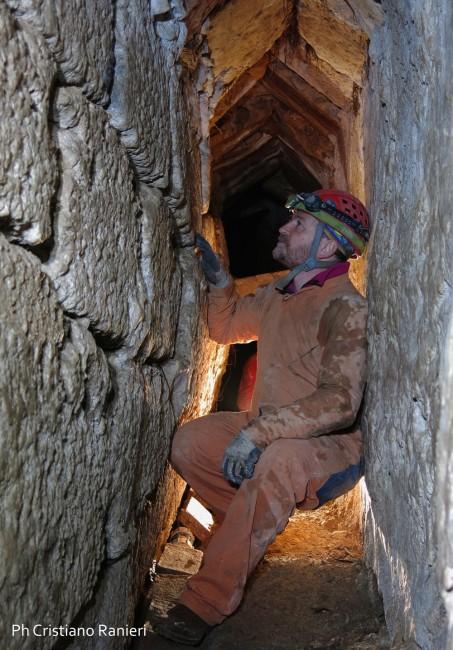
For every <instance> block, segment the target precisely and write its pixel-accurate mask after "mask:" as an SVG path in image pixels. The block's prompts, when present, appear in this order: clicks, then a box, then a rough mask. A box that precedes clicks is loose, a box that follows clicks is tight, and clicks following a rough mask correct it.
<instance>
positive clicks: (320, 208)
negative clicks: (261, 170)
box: [286, 189, 370, 257]
mask: <svg viewBox="0 0 453 650" xmlns="http://www.w3.org/2000/svg"><path fill="white" fill-rule="evenodd" d="M286 207H287V208H289V209H290V210H305V211H306V212H309V213H310V214H311V215H312V216H313V217H315V219H317V220H318V221H321V222H322V223H323V224H324V230H325V232H326V233H327V234H328V235H329V236H330V237H332V238H333V239H335V240H336V242H337V243H338V245H339V247H340V248H341V250H343V252H344V253H345V255H346V256H347V257H359V256H360V255H362V253H363V252H364V250H365V248H366V245H367V242H368V239H369V232H370V225H369V216H368V212H367V210H366V208H365V206H364V205H363V203H361V201H359V199H357V198H356V197H355V196H352V194H349V193H348V192H343V191H342V190H334V189H332V190H316V191H315V192H312V193H310V194H308V193H304V192H301V193H300V194H292V195H291V196H290V197H289V198H288V200H287V202H286Z"/></svg>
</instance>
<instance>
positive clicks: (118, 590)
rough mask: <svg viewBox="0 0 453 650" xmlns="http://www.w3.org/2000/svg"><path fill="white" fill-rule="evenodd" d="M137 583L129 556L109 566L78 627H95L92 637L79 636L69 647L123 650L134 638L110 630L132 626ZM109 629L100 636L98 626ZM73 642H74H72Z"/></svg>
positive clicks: (101, 576)
mask: <svg viewBox="0 0 453 650" xmlns="http://www.w3.org/2000/svg"><path fill="white" fill-rule="evenodd" d="M133 582H134V577H133V568H132V561H131V557H130V555H128V556H126V557H124V558H121V559H119V560H117V561H116V562H113V563H108V564H106V565H105V566H104V567H103V569H102V571H101V572H100V575H99V582H98V584H97V586H96V591H95V594H94V596H93V598H92V600H91V601H90V603H89V605H88V607H87V609H86V610H85V611H84V614H83V619H82V620H79V621H77V627H82V628H85V629H87V628H93V629H94V631H95V634H94V635H93V636H92V637H89V636H85V637H83V636H79V637H77V638H75V639H73V640H72V643H71V642H69V644H68V645H67V646H66V647H68V648H71V650H123V649H124V648H126V647H128V645H129V642H130V641H131V637H129V636H128V635H127V633H126V634H125V635H124V636H123V635H122V634H121V633H119V634H110V635H109V630H108V628H125V629H126V630H127V627H126V626H128V625H130V626H132V625H133V620H134V599H133V597H132V593H131V586H132V584H133ZM100 625H102V626H107V629H105V628H103V630H102V633H99V626H100ZM70 641H71V640H70Z"/></svg>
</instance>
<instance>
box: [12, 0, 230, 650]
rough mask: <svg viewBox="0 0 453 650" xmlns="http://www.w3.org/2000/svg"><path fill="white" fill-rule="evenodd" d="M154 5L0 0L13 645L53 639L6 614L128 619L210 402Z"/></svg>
mask: <svg viewBox="0 0 453 650" xmlns="http://www.w3.org/2000/svg"><path fill="white" fill-rule="evenodd" d="M157 4H159V3H157ZM160 4H162V3H160ZM151 9H152V11H151ZM157 9H158V8H157V5H156V3H152V6H151V7H150V3H149V2H145V1H144V0H143V2H134V3H127V2H119V3H116V6H114V3H112V2H109V1H107V0H106V1H104V0H101V1H100V2H89V1H88V0H87V1H86V2H75V1H73V0H64V1H63V0H57V1H50V0H30V1H28V0H8V1H7V2H5V0H0V61H1V63H2V65H1V66H0V87H1V91H0V93H1V96H2V101H1V102H0V117H1V119H0V142H1V145H2V146H1V151H0V171H1V181H0V228H1V230H2V234H0V331H1V337H0V347H1V350H0V421H1V432H2V436H1V443H0V444H1V447H0V464H1V476H2V482H1V487H0V499H1V502H2V510H1V513H0V517H1V521H0V553H1V557H0V561H1V562H0V563H1V569H0V571H1V573H2V575H1V577H0V584H1V586H2V593H1V598H0V602H1V609H2V612H1V614H2V615H1V617H0V619H1V628H2V629H1V630H0V635H1V636H2V639H3V638H7V640H8V641H7V647H8V648H9V649H11V650H14V649H15V648H20V649H21V650H22V649H28V648H33V649H35V648H50V647H52V646H53V645H54V644H55V642H56V640H55V638H52V637H44V638H40V639H38V638H36V637H31V636H30V637H20V636H16V637H14V638H12V637H11V627H10V626H11V624H12V622H17V621H19V622H24V623H26V624H30V625H31V624H33V623H34V622H42V623H43V624H48V625H54V626H59V625H70V624H71V622H73V621H74V620H77V624H78V625H82V626H83V625H85V626H86V625H94V624H96V623H97V622H99V621H102V622H104V623H105V624H107V625H126V624H132V622H133V617H134V611H135V606H136V603H137V599H138V596H139V594H140V590H141V587H142V585H143V580H144V577H145V575H146V571H147V570H148V568H149V566H150V565H151V563H152V559H153V554H154V553H156V552H157V551H158V545H159V544H160V543H162V542H164V541H165V539H164V538H163V537H161V536H160V531H161V529H162V530H164V531H165V530H167V531H168V526H169V518H170V517H171V516H172V515H174V511H175V508H176V506H177V503H178V498H179V496H180V493H181V488H182V483H181V482H180V481H179V480H176V479H175V477H174V475H173V474H172V472H171V471H169V470H168V469H166V468H167V463H166V460H167V456H168V452H169V448H170V441H171V436H172V433H173V431H174V428H175V426H176V423H177V420H178V419H181V418H187V417H190V416H193V415H198V414H202V413H203V412H205V411H206V410H209V409H210V408H211V405H212V400H213V394H214V390H215V385H216V378H217V374H218V372H219V370H220V368H221V365H222V363H223V361H224V359H225V351H224V350H222V349H221V348H219V346H217V345H215V344H214V343H210V344H208V345H205V346H204V345H203V344H202V338H204V337H205V336H206V330H205V326H204V325H203V323H204V312H203V309H202V306H203V304H204V302H203V297H202V294H203V285H202V281H201V274H200V271H199V269H198V261H197V259H196V257H195V254H194V248H193V241H194V236H193V231H192V210H194V209H196V207H197V206H198V205H200V202H201V199H200V176H199V173H195V170H196V165H197V164H198V157H197V155H196V154H194V155H192V156H191V157H190V164H188V155H189V154H190V152H195V151H196V149H197V142H196V141H195V138H194V137H193V134H194V133H195V132H196V126H195V127H193V126H192V114H191V111H190V108H189V101H188V99H190V88H187V87H185V84H186V83H187V79H186V78H185V76H184V69H183V68H182V67H181V66H179V65H178V64H177V63H176V60H177V57H178V54H179V51H180V47H181V43H182V42H183V41H184V38H185V32H184V26H183V25H182V23H181V20H182V18H183V12H182V9H181V3H180V2H179V0H175V1H174V2H172V4H171V15H170V16H169V15H167V12H164V13H163V14H161V13H160V12H159V11H158V10H157ZM156 23H159V24H156ZM110 93H111V99H112V101H110ZM190 104H191V106H194V105H195V101H194V100H193V99H192V100H191V102H190ZM171 108H172V110H173V113H174V114H173V115H172V116H171V119H169V112H170V109H171ZM23 244H26V245H27V250H25V249H24V248H23V247H22V246H21V245H23ZM188 276H190V277H188ZM200 365H202V366H203V368H201V367H199V366H200ZM205 365H206V366H209V367H210V370H209V372H206V371H205V370H204V366H205ZM124 643H125V640H124V639H115V640H114V641H112V640H111V639H108V644H107V646H106V647H108V650H114V649H116V648H121V647H124ZM83 647H84V648H87V649H88V648H91V647H92V648H96V649H97V650H99V648H101V647H102V646H101V645H100V642H99V643H98V640H97V639H95V640H94V641H92V640H90V639H84V640H83V639H77V642H75V643H74V648H76V650H81V648H83Z"/></svg>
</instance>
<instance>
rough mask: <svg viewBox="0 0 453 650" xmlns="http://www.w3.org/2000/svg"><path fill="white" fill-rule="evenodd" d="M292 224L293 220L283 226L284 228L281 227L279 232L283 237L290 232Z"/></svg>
mask: <svg viewBox="0 0 453 650" xmlns="http://www.w3.org/2000/svg"><path fill="white" fill-rule="evenodd" d="M290 224H291V219H290V220H289V221H287V222H286V223H284V224H283V226H280V228H279V229H278V232H279V233H281V234H282V235H286V234H287V233H288V232H289V226H290Z"/></svg>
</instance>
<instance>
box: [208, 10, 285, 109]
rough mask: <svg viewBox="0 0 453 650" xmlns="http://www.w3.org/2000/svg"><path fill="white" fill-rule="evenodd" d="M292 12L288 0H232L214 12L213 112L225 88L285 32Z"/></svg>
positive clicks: (210, 33)
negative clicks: (253, 0) (247, 0)
mask: <svg viewBox="0 0 453 650" xmlns="http://www.w3.org/2000/svg"><path fill="white" fill-rule="evenodd" d="M290 14H291V3H290V2H288V1H287V0H266V1H265V2H241V0H231V1H230V2H227V3H226V4H225V6H224V7H223V8H222V9H221V11H219V12H218V13H216V14H214V15H213V17H212V18H211V20H210V23H209V31H208V43H209V49H210V52H211V57H212V62H213V66H214V67H213V73H214V78H215V93H214V97H213V100H212V103H211V111H213V109H214V106H215V104H216V103H217V101H218V100H219V98H220V96H221V94H222V93H223V92H224V90H223V89H224V88H226V87H228V85H229V84H230V83H231V82H232V81H234V80H235V79H236V78H237V77H239V76H240V75H241V74H242V73H243V72H244V71H245V70H247V68H250V67H251V66H253V65H254V64H255V63H257V62H258V61H259V60H260V59H261V58H262V56H263V55H264V54H265V52H267V51H268V50H269V49H270V48H271V47H272V46H273V44H274V43H275V41H276V40H277V39H278V38H279V37H280V36H281V35H282V33H283V32H284V30H285V28H286V27H287V25H288V21H289V17H290ZM227 43H228V45H227V46H226V44H227Z"/></svg>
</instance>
